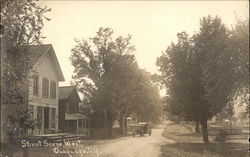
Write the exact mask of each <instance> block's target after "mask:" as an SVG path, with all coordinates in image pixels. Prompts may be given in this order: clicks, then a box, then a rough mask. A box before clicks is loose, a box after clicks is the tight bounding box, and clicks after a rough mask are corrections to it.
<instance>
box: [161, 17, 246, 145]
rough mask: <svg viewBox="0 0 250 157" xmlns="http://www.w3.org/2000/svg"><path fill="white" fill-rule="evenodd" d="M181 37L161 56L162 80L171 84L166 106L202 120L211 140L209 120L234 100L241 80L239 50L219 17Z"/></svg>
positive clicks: (203, 20)
mask: <svg viewBox="0 0 250 157" xmlns="http://www.w3.org/2000/svg"><path fill="white" fill-rule="evenodd" d="M177 37H178V42H177V43H176V44H175V43H172V44H171V46H169V47H168V49H167V50H166V51H165V52H164V53H163V54H162V56H161V57H159V58H158V60H157V65H158V66H159V67H160V71H161V76H160V78H161V82H162V83H163V84H164V85H165V86H166V87H167V88H168V93H167V94H168V95H169V97H168V99H167V106H166V107H165V109H166V110H167V111H169V112H171V113H173V114H175V115H179V116H181V117H184V118H185V119H186V120H192V121H199V122H200V123H201V125H202V126H203V140H204V141H205V142H208V135H207V120H209V119H211V118H212V117H213V116H214V115H216V114H218V113H219V112H221V111H222V110H223V109H224V108H226V107H227V106H229V104H230V106H231V103H232V101H233V98H234V94H235V89H236V86H237V82H238V80H239V79H238V74H237V73H236V71H237V70H236V67H239V66H235V58H238V57H236V56H238V55H239V54H238V53H239V52H237V51H235V47H234V46H235V45H234V44H233V41H232V40H231V38H232V34H231V32H230V31H229V30H228V29H227V28H226V26H225V25H224V24H222V22H221V19H220V18H219V17H215V18H212V17H211V16H208V17H204V18H202V19H201V21H200V30H199V32H197V33H196V34H194V35H193V36H192V37H191V38H190V37H188V35H187V34H186V33H185V32H182V33H178V34H177ZM239 42H240V41H239ZM242 44H244V42H243V43H242ZM244 48H245V47H244ZM244 48H242V49H244ZM242 51H243V52H245V50H242ZM239 58H241V57H239ZM238 63H239V62H238ZM245 72H246V71H244V72H242V75H244V74H245ZM246 77H247V76H246ZM240 80H241V79H240ZM243 80H244V79H243ZM243 82H244V81H243ZM230 111H232V109H231V110H230Z"/></svg>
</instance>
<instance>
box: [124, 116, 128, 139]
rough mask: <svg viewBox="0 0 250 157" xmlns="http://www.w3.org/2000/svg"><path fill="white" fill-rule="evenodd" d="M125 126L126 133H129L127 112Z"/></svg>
mask: <svg viewBox="0 0 250 157" xmlns="http://www.w3.org/2000/svg"><path fill="white" fill-rule="evenodd" d="M124 128H125V135H127V133H128V123H127V114H126V115H125V118H124Z"/></svg>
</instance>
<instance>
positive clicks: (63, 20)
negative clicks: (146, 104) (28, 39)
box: [39, 0, 249, 86]
mask: <svg viewBox="0 0 250 157" xmlns="http://www.w3.org/2000/svg"><path fill="white" fill-rule="evenodd" d="M39 4H40V5H41V6H48V7H49V8H51V9H52V11H51V12H49V13H47V14H46V16H47V17H48V18H50V19H51V20H50V21H47V22H45V26H44V28H43V35H44V36H45V37H46V39H45V40H44V42H43V43H44V44H52V45H53V48H54V50H55V52H56V55H57V58H58V60H59V63H60V65H61V69H62V71H63V74H64V77H65V81H64V82H61V83H60V85H61V86H65V85H70V81H71V76H72V74H73V70H74V68H73V66H72V65H71V62H70V60H69V57H70V56H71V49H72V48H73V47H74V46H75V45H76V43H75V41H74V39H88V38H90V37H93V36H95V34H96V32H97V31H98V29H99V28H100V27H111V28H112V29H113V30H114V38H115V37H118V36H120V35H121V36H126V35H127V34H131V35H132V40H131V43H132V44H133V45H135V47H136V51H135V57H136V60H137V62H138V64H139V67H140V68H143V69H145V70H147V71H149V72H151V73H156V72H157V69H158V68H157V67H156V65H155V63H156V59H157V57H159V56H161V54H162V52H163V51H165V50H166V48H167V47H168V45H170V43H171V42H174V41H176V39H177V38H176V34H177V33H178V32H182V31H186V32H187V33H188V34H190V35H192V34H193V33H194V32H195V31H198V30H199V20H200V19H201V18H202V17H204V16H208V15H212V16H215V15H218V16H220V17H221V19H222V22H223V23H225V24H226V25H227V26H228V27H231V26H232V25H234V24H235V17H236V15H237V17H240V18H242V19H246V18H249V12H248V10H249V4H248V1H247V0H246V1H243V0H242V1H83V0H82V1H76V0H75V1H40V2H39Z"/></svg>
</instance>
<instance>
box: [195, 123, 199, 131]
mask: <svg viewBox="0 0 250 157" xmlns="http://www.w3.org/2000/svg"><path fill="white" fill-rule="evenodd" d="M195 132H196V133H200V122H199V121H195Z"/></svg>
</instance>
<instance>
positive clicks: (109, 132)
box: [108, 120, 113, 139]
mask: <svg viewBox="0 0 250 157" xmlns="http://www.w3.org/2000/svg"><path fill="white" fill-rule="evenodd" d="M112 136H113V121H112V120H109V121H108V138H109V139H111V138H112Z"/></svg>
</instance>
